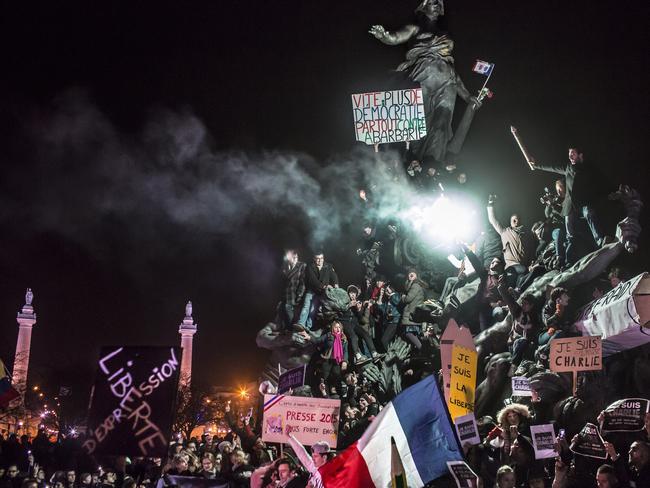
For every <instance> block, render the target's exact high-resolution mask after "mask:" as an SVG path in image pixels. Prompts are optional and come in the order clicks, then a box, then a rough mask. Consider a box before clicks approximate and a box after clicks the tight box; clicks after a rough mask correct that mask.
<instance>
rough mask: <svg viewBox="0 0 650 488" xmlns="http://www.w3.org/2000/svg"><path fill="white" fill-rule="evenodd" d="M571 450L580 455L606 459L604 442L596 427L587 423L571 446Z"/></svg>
mask: <svg viewBox="0 0 650 488" xmlns="http://www.w3.org/2000/svg"><path fill="white" fill-rule="evenodd" d="M571 451H573V452H574V453H576V454H579V455H581V456H587V457H592V458H596V459H607V451H606V450H605V442H604V441H603V438H602V437H601V436H600V432H599V431H598V427H597V426H596V425H594V424H591V423H588V424H587V425H585V426H584V427H583V428H582V430H581V431H580V433H579V434H578V439H577V442H576V445H575V446H573V445H572V446H571Z"/></svg>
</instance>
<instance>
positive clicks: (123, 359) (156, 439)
mask: <svg viewBox="0 0 650 488" xmlns="http://www.w3.org/2000/svg"><path fill="white" fill-rule="evenodd" d="M180 359H181V349H180V347H171V346H169V347H164V346H163V347H150V346H142V347H137V346H136V347H130V346H123V347H103V348H102V349H101V354H100V359H99V364H98V370H97V375H96V377H95V384H94V386H93V390H92V398H91V403H90V410H89V412H88V433H87V435H88V437H87V439H86V441H85V442H84V443H83V447H84V449H85V450H86V452H87V453H88V454H95V455H124V456H145V457H165V456H166V455H167V445H168V443H169V438H170V435H171V428H172V420H173V406H174V403H175V400H176V394H177V392H178V378H179V375H180Z"/></svg>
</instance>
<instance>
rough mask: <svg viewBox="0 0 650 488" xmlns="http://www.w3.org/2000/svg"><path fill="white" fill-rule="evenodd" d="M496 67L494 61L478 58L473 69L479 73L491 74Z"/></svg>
mask: <svg viewBox="0 0 650 488" xmlns="http://www.w3.org/2000/svg"><path fill="white" fill-rule="evenodd" d="M493 69H494V63H488V62H487V61H481V60H480V59H477V60H476V63H474V67H473V68H472V71H474V73H478V74H479V75H484V76H489V75H490V74H491V73H492V70H493Z"/></svg>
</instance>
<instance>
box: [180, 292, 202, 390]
mask: <svg viewBox="0 0 650 488" xmlns="http://www.w3.org/2000/svg"><path fill="white" fill-rule="evenodd" d="M197 326H198V324H195V323H194V319H193V318H192V302H187V305H185V318H184V319H183V322H181V325H180V327H179V329H178V333H179V334H180V335H181V348H182V349H183V359H181V376H180V381H179V387H180V388H185V387H187V388H189V386H190V383H191V380H192V341H193V340H194V334H196V330H197Z"/></svg>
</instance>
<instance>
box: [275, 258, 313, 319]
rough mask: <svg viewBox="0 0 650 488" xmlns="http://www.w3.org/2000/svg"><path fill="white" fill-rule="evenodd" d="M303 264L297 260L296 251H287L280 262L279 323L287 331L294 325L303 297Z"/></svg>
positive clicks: (304, 266)
mask: <svg viewBox="0 0 650 488" xmlns="http://www.w3.org/2000/svg"><path fill="white" fill-rule="evenodd" d="M305 268H306V265H305V263H303V262H301V261H299V260H298V251H296V250H295V249H289V250H287V252H286V254H285V255H284V260H283V262H282V301H281V306H280V314H279V315H280V323H281V324H282V326H283V328H284V329H289V328H290V327H291V324H293V323H294V319H295V315H296V312H297V309H298V306H299V305H300V304H301V303H302V301H303V298H304V295H305Z"/></svg>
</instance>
